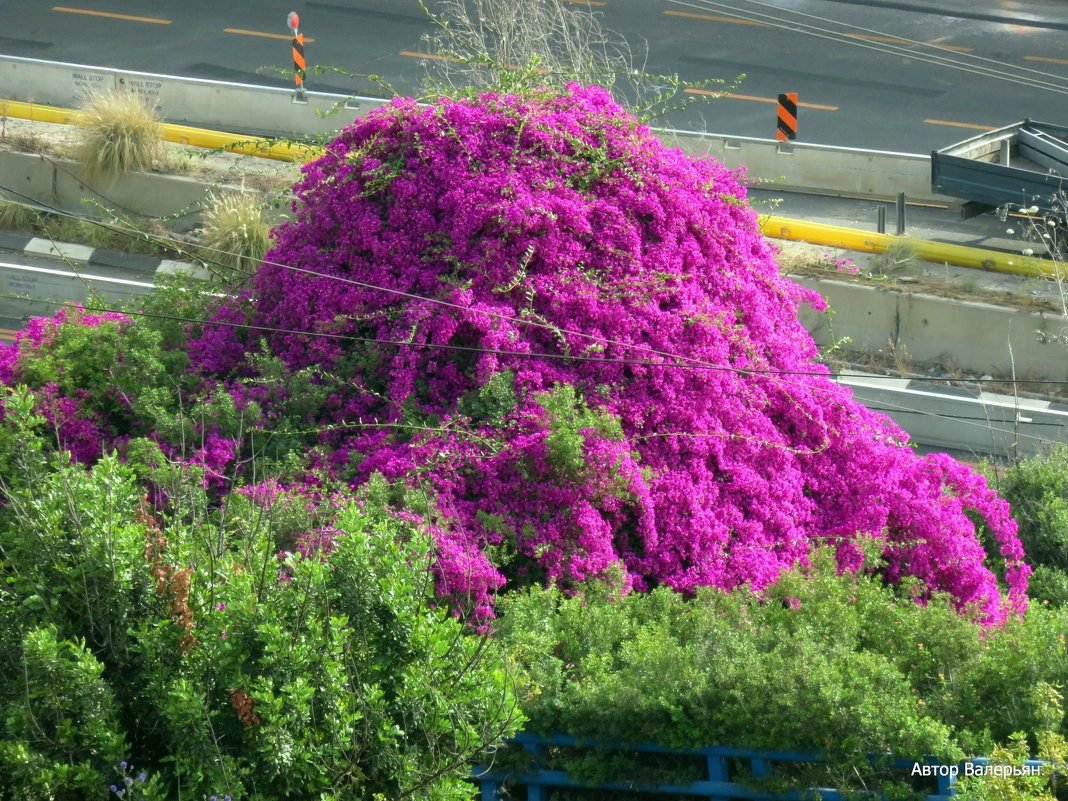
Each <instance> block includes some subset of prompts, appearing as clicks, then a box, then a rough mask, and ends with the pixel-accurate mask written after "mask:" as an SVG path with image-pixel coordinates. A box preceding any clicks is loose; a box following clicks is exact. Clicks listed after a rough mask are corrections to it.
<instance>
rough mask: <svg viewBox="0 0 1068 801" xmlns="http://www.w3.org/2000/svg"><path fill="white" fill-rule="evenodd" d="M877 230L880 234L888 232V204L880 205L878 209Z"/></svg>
mask: <svg viewBox="0 0 1068 801" xmlns="http://www.w3.org/2000/svg"><path fill="white" fill-rule="evenodd" d="M875 230H876V231H877V232H878V233H880V234H885V233H886V206H882V205H880V206H879V208H878V209H877V210H876V215H875Z"/></svg>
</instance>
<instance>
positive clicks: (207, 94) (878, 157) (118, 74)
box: [0, 56, 947, 202]
mask: <svg viewBox="0 0 1068 801" xmlns="http://www.w3.org/2000/svg"><path fill="white" fill-rule="evenodd" d="M109 89H125V90H127V91H130V92H134V93H136V94H140V95H142V96H144V97H146V98H147V99H149V100H150V101H151V102H152V103H153V104H155V105H156V106H157V107H158V108H159V109H160V113H161V114H162V116H163V118H164V119H165V120H167V121H168V122H176V123H182V124H188V125H195V126H199V127H206V128H219V129H221V130H225V131H235V132H240V133H257V134H268V135H271V134H277V133H281V132H286V133H290V134H294V135H308V134H318V133H323V132H329V131H335V130H338V129H339V128H342V127H344V126H345V125H348V124H349V123H351V122H352V121H353V120H354V119H355V118H356V117H358V116H360V115H362V114H366V113H367V112H368V111H371V110H372V109H375V108H378V107H380V106H382V105H383V104H384V103H385V102H386V101H385V100H382V99H378V98H370V97H346V96H345V95H337V94H326V93H321V92H308V93H307V102H306V103H298V102H295V101H294V94H293V92H292V91H291V90H289V89H281V88H272V87H265V86H252V85H248V84H234V83H225V82H222V81H209V80H202V79H197V78H181V77H177V76H174V75H156V74H153V73H147V72H133V71H130V70H116V69H109V68H104V67H89V66H82V65H78V64H66V63H62V62H57V61H42V60H38V59H29V58H17V57H14V56H0V98H6V99H8V100H22V101H32V102H35V103H43V104H47V105H53V106H60V107H63V108H77V107H79V106H80V105H81V104H82V103H83V102H84V101H85V99H86V98H87V97H88V96H89V95H90V94H92V93H93V92H99V91H105V90H109ZM334 109H337V113H336V114H334V115H332V116H327V117H323V116H321V114H320V113H319V112H325V111H331V110H334ZM657 134H658V135H660V136H661V137H662V138H663V139H664V141H666V142H668V143H669V144H672V145H674V146H676V147H681V148H682V149H684V150H686V151H687V152H689V153H692V154H707V155H709V156H711V157H713V158H715V159H718V160H719V161H721V162H723V163H724V164H725V165H727V166H728V167H730V168H732V169H734V168H737V167H739V166H741V165H745V166H746V168H747V175H748V176H749V177H750V178H753V179H759V180H761V181H769V182H773V183H775V184H776V186H781V187H782V188H783V189H784V190H786V189H802V190H805V191H811V192H827V193H832V194H838V193H841V194H859V195H865V196H874V197H880V198H893V197H895V196H896V195H897V193H898V192H904V193H905V194H906V196H907V197H909V198H910V199H913V200H920V201H932V200H933V201H936V202H937V201H942V202H945V201H946V200H947V199H946V198H945V197H944V196H941V195H936V194H934V193H933V192H932V191H931V160H930V157H929V156H927V155H918V154H911V153H892V152H885V151H879V150H860V149H857V148H849V147H832V146H829V145H816V144H807V143H790V144H780V143H778V142H775V141H773V140H770V139H757V138H752V137H740V136H730V135H726V134H716V133H708V134H706V133H698V132H694V131H678V130H670V129H669V130H658V131H657Z"/></svg>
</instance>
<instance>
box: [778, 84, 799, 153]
mask: <svg viewBox="0 0 1068 801" xmlns="http://www.w3.org/2000/svg"><path fill="white" fill-rule="evenodd" d="M775 138H776V139H778V140H779V141H780V142H785V141H787V140H789V139H796V138H797V92H787V93H786V94H784V95H779V128H778V130H777V131H776V132H775Z"/></svg>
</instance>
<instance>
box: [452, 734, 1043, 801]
mask: <svg viewBox="0 0 1068 801" xmlns="http://www.w3.org/2000/svg"><path fill="white" fill-rule="evenodd" d="M511 742H513V743H516V744H519V745H521V746H522V747H523V748H524V749H525V750H526V751H527V752H529V753H530V754H531V755H532V756H533V758H534V763H533V765H532V766H529V767H528V768H527V770H526V772H523V773H520V774H515V773H508V772H505V771H504V770H501V769H494V767H493V766H492V765H489V766H478V767H475V768H474V769H473V770H472V773H471V779H472V781H474V782H476V783H477V784H478V785H479V786H480V788H481V792H482V801H500V799H501V788H502V786H503V785H505V784H509V785H522V786H525V787H526V797H527V801H547V799H548V794H549V790H550V788H553V787H567V788H586V789H599V790H624V791H632V792H645V793H654V794H661V795H695V796H704V797H705V798H708V799H709V801H734V800H735V799H751V800H752V801H801V800H802V799H806V798H815V797H817V796H816V795H815V793H819V796H818V797H819V798H820V799H822V801H844V799H845V798H846V797H847V794H843V793H841V792H839V791H838V790H836V789H834V788H830V787H812V788H806V789H803V790H793V791H790V792H786V793H774V792H771V791H768V790H759V789H754V788H753V787H750V786H745V785H743V784H740V783H738V782H736V781H734V780H733V778H736V777H732V774H733V773H737V772H738V771H737V768H736V767H735V768H734V769H733V770H732V763H735V765H737V763H738V762H739V761H740V762H741V763H742V764H743V765H745V764H748V767H749V774H748V775H751V776H752V777H754V778H757V779H765V778H770V777H772V776H774V775H775V774H774V763H784V762H785V763H801V764H821V763H824V762H826V759H825V758H824V757H823V756H822V755H821V754H819V753H818V752H808V753H805V752H796V751H765V750H759V749H753V748H731V747H726V746H708V747H705V748H696V749H682V748H666V747H664V746H660V745H655V744H651V743H638V744H633V743H617V742H612V741H607V740H599V739H596V738H589V737H572V736H569V735H564V734H556V735H552V736H550V737H541V736H539V735H535V734H527V733H525V732H524V733H520V734H518V735H516V736H515V737H514V738H512V740H511ZM549 746H563V747H570V748H589V749H609V750H614V751H627V752H641V753H653V754H665V755H674V756H689V757H703V758H704V759H705V760H706V763H707V770H708V778H707V779H703V780H698V781H693V782H690V783H688V784H671V783H663V784H640V783H636V782H634V781H609V782H601V783H598V784H592V785H591V784H586V783H584V782H581V781H578V780H576V779H574V778H572V777H571V776H570V775H569V774H568V773H567V772H566V771H563V770H551V769H545V768H542V767H540V766H539V765H538V762H537V758H538V757H539V756H541V755H542V754H543V753H544V751H545V748H546V747H549ZM869 759H870V760H871V761H872V762H876V761H880V760H886V761H885V762H884V764H885V765H886V766H887V767H892V768H896V769H898V770H900V771H902V772H903V774H904V777H906V778H910V777H912V776H913V775H914V774H915V775H920V776H922V777H923V778H927V779H931V778H933V779H935V780H936V781H937V785H938V792H937V793H936V794H935V795H927V801H951V799H953V798H954V795H955V794H954V791H953V786H954V784H955V783H956V779H957V776H959V775H961V774H963V773H964V772H965V770H966V769H967V768H966V766H967V765H969V764H971V765H973V766H977V765H985V764H987V762H988V760H986V759H973V760H970V761H969V762H967V763H962V764H960V765H943V764H941V763H938V762H936V761H934V760H924V761H922V762H917V761H916V760H907V759H893V758H890V756H889V755H884V756H883V757H875V756H872V757H869ZM1026 764H1027V766H1028V767H1029V768H1031V769H1033V770H1037V769H1038V768H1040V767H1041V766H1042V765H1044V764H1045V763H1043V762H1040V761H1038V760H1028V761H1027V763H1026ZM917 765H919V766H920V767H919V768H917V767H916V766H917ZM848 797H849V798H855V797H856V792H855V791H854V792H852V793H849V794H848ZM874 797H876V798H878V796H874Z"/></svg>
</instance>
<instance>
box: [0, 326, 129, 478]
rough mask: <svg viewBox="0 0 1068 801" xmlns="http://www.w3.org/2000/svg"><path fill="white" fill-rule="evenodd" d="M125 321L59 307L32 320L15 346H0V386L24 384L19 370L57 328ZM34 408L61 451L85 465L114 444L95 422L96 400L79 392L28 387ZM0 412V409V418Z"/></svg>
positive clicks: (59, 370)
mask: <svg viewBox="0 0 1068 801" xmlns="http://www.w3.org/2000/svg"><path fill="white" fill-rule="evenodd" d="M129 321H130V318H129V317H128V316H127V315H125V314H119V313H117V312H102V313H100V314H95V313H88V312H86V311H84V310H83V309H82V308H81V307H80V306H78V305H71V306H65V307H63V308H61V309H60V310H59V312H57V313H56V314H55V315H54V316H53V317H35V318H33V319H31V320H29V321H28V322H27V323H26V325H25V326H24V327H23V328H22V329H21V330H20V331H18V332H17V333H16V334H15V341H14V342H13V343H10V344H0V383H2V384H4V385H7V386H11V385H14V384H19V383H25V376H24V373H25V368H26V366H27V365H29V364H32V363H33V362H34V361H35V360H37V359H39V358H41V356H42V355H43V354H46V353H48V351H50V350H51V348H52V346H53V343H54V340H55V338H56V336H57V334H58V332H59V331H60V330H61V329H62V327H63V326H71V325H76V326H84V327H86V328H99V327H101V326H105V325H126V324H127V323H128V322H129ZM64 368H65V365H63V364H62V363H60V364H57V365H55V368H54V369H55V371H56V376H55V377H56V378H59V379H62V377H63V370H64ZM33 390H34V398H35V401H36V404H35V405H36V409H37V411H38V413H40V415H41V416H42V417H44V419H45V421H46V422H47V424H48V427H49V429H50V431H51V432H52V433H53V435H54V436H55V438H56V444H57V445H58V446H59V448H60V449H61V450H65V451H68V452H69V453H70V454H71V458H72V459H74V460H75V461H79V462H84V463H91V462H94V461H96V460H97V459H99V458H100V457H101V455H103V453H104V452H105V449H107V448H110V447H114V445H115V444H116V441H115V436H114V432H112V431H110V430H109V428H108V426H107V422H106V421H104V420H102V419H101V415H100V414H99V411H98V410H97V409H96V400H97V399H96V398H95V397H94V396H93V394H92V392H91V391H90V390H89V389H87V388H84V387H79V388H76V389H74V390H73V392H72V393H71V394H66V395H65V394H63V392H62V391H61V389H60V385H59V381H57V380H50V381H46V382H44V383H42V384H39V385H37V386H34V387H33ZM2 412H3V409H2V408H0V414H2Z"/></svg>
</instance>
